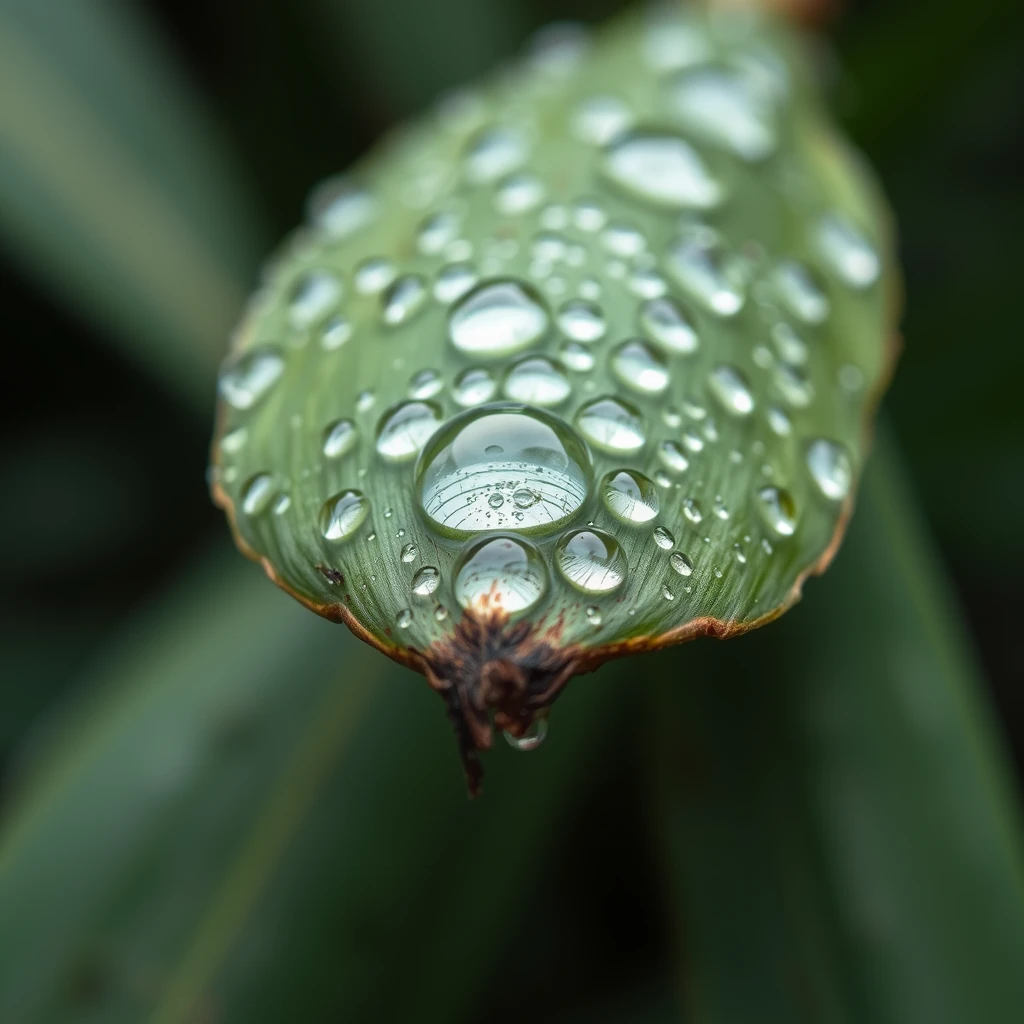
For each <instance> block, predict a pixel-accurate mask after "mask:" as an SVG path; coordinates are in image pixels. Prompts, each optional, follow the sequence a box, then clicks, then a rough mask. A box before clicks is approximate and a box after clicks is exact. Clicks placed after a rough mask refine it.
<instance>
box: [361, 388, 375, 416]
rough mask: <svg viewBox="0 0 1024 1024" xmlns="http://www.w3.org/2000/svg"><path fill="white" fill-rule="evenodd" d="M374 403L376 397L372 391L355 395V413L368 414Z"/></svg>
mask: <svg viewBox="0 0 1024 1024" xmlns="http://www.w3.org/2000/svg"><path fill="white" fill-rule="evenodd" d="M376 401H377V396H376V395H375V394H374V393H373V392H372V391H360V392H359V394H358V395H356V411H357V412H369V411H370V410H371V409H372V408H373V406H374V403H375V402H376Z"/></svg>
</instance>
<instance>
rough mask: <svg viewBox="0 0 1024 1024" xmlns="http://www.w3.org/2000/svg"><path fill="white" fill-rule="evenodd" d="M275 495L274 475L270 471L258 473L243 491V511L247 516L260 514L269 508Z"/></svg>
mask: <svg viewBox="0 0 1024 1024" xmlns="http://www.w3.org/2000/svg"><path fill="white" fill-rule="evenodd" d="M273 496H274V480H273V477H271V475H270V474H269V473H257V474H256V475H255V476H254V477H253V478H252V479H251V480H250V481H249V482H248V483H247V484H246V485H245V489H244V491H243V492H242V511H243V512H244V513H245V514H246V515H247V516H258V515H260V514H261V513H262V512H265V511H266V510H267V508H269V506H270V499H271V498H272V497H273Z"/></svg>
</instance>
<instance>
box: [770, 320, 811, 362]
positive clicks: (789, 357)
mask: <svg viewBox="0 0 1024 1024" xmlns="http://www.w3.org/2000/svg"><path fill="white" fill-rule="evenodd" d="M772 340H773V341H774V342H775V348H776V351H777V352H778V353H779V358H780V359H781V360H782V361H783V362H784V363H789V364H790V365H792V366H803V365H804V363H806V362H807V356H808V351H807V342H806V341H804V339H803V338H801V337H800V335H799V334H797V333H796V331H794V330H793V328H792V327H790V326H789V324H787V323H785V322H781V323H777V324H776V325H775V326H774V327H773V328H772ZM769 365H770V363H769Z"/></svg>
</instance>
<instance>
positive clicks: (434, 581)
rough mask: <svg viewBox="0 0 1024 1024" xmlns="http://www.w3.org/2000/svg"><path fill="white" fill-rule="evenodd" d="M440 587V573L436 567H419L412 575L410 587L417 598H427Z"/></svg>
mask: <svg viewBox="0 0 1024 1024" xmlns="http://www.w3.org/2000/svg"><path fill="white" fill-rule="evenodd" d="M440 585H441V573H440V572H439V571H438V569H437V568H436V566H433V565H423V566H420V568H419V569H417V570H416V572H415V573H414V574H413V577H412V584H411V587H412V592H413V593H414V594H415V595H416V596H417V597H429V596H430V595H431V594H433V593H434V591H435V590H437V588H438V587H439V586H440Z"/></svg>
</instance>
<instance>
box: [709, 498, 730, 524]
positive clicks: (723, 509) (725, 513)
mask: <svg viewBox="0 0 1024 1024" xmlns="http://www.w3.org/2000/svg"><path fill="white" fill-rule="evenodd" d="M711 511H712V512H714V513H715V515H716V516H717V517H718V518H719V519H728V518H729V507H728V506H727V505H726V504H725V501H724V500H723V499H722V496H721V495H720V494H719V495H716V496H715V503H714V504H713V505H712V506H711Z"/></svg>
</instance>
